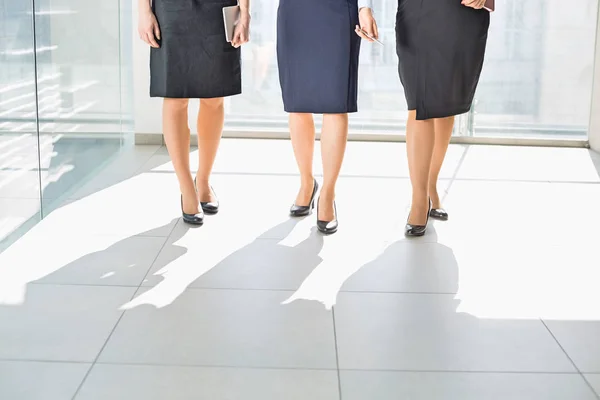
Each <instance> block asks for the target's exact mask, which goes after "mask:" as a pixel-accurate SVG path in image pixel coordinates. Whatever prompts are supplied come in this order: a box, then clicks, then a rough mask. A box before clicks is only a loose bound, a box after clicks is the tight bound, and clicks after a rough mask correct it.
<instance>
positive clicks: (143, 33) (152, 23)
mask: <svg viewBox="0 0 600 400" xmlns="http://www.w3.org/2000/svg"><path fill="white" fill-rule="evenodd" d="M138 33H139V35H140V39H142V40H143V41H144V42H146V43H148V44H149V45H150V46H151V47H154V48H156V49H157V48H159V47H160V45H159V44H158V41H159V40H160V28H159V27H158V21H157V20H156V16H154V13H153V12H152V10H151V9H150V7H147V8H146V9H144V10H140V16H139V21H138Z"/></svg>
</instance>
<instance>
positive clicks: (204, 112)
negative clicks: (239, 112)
mask: <svg viewBox="0 0 600 400" xmlns="http://www.w3.org/2000/svg"><path fill="white" fill-rule="evenodd" d="M224 120H225V108H224V106H223V98H222V97H220V98H214V99H201V100H200V110H199V111H198V158H199V160H198V172H197V174H196V184H197V185H198V200H199V201H202V202H210V201H216V199H215V198H214V195H213V193H212V191H211V190H210V183H209V180H210V173H211V171H212V168H213V165H214V163H215V158H216V157H217V151H218V150H219V143H220V142H221V134H222V133H223V123H224Z"/></svg>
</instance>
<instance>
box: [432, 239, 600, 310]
mask: <svg viewBox="0 0 600 400" xmlns="http://www.w3.org/2000/svg"><path fill="white" fill-rule="evenodd" d="M498 243H499V242H498V241H485V240H484V239H481V240H479V241H476V240H467V241H462V242H461V241H460V240H458V239H457V240H455V241H454V244H452V245H451V246H447V249H448V250H447V251H448V253H447V258H448V259H451V260H453V262H449V263H448V264H447V266H448V267H450V266H451V265H454V266H455V268H456V270H454V271H452V274H453V276H454V277H455V281H454V282H453V283H454V284H456V285H457V288H458V291H457V297H458V298H459V299H460V301H461V302H460V306H459V308H458V311H459V312H463V313H467V314H470V315H473V316H475V317H478V318H482V319H505V320H511V319H539V318H544V319H550V320H573V319H582V320H594V319H596V320H600V308H599V307H597V306H595V305H596V304H600V292H599V291H598V284H597V279H596V277H597V262H594V259H595V256H594V251H595V249H594V248H593V247H590V245H589V244H588V243H580V244H562V245H554V244H548V243H537V242H522V243H511V244H510V245H507V247H499V246H498ZM508 248H509V249H510V251H507V249H508ZM432 279H433V278H432ZM507 293H510V295H509V296H507ZM557 293H560V296H559V295H557Z"/></svg>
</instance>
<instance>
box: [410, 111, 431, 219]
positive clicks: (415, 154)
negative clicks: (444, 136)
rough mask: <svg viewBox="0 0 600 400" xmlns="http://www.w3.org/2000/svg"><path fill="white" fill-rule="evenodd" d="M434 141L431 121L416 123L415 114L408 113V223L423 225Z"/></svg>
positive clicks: (425, 217)
mask: <svg viewBox="0 0 600 400" xmlns="http://www.w3.org/2000/svg"><path fill="white" fill-rule="evenodd" d="M434 141H435V133H434V123H433V120H426V121H417V120H416V112H415V111H414V110H413V111H409V112H408V122H407V125H406V150H407V153H408V169H409V171H410V182H411V184H412V205H411V209H410V216H409V218H408V223H409V224H411V225H425V223H426V222H427V212H428V210H429V170H430V167H431V159H432V157H433V147H434Z"/></svg>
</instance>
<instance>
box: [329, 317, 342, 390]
mask: <svg viewBox="0 0 600 400" xmlns="http://www.w3.org/2000/svg"><path fill="white" fill-rule="evenodd" d="M331 320H332V322H333V343H334V346H335V366H336V368H335V370H336V373H337V381H338V395H339V397H340V400H342V376H341V371H340V354H339V351H338V342H337V328H336V325H335V306H332V307H331Z"/></svg>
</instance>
